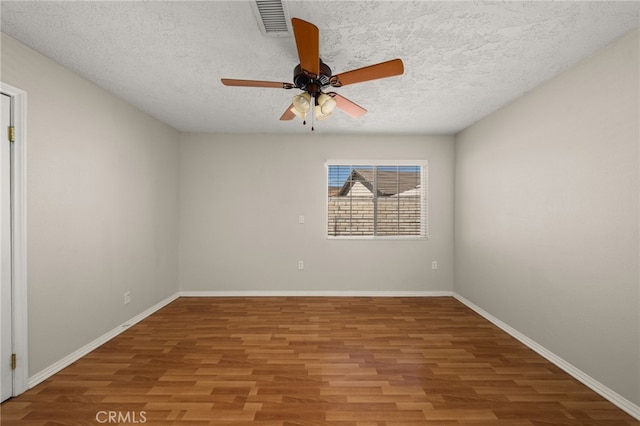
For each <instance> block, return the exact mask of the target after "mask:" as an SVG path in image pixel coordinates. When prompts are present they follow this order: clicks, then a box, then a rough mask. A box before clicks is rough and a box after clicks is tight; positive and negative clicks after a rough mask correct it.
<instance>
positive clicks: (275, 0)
mask: <svg viewBox="0 0 640 426" xmlns="http://www.w3.org/2000/svg"><path fill="white" fill-rule="evenodd" d="M251 5H252V6H253V11H254V13H255V14H256V18H257V19H258V26H259V27H260V30H261V31H262V34H264V35H266V36H268V37H291V19H290V18H289V11H288V10H287V8H286V6H285V5H284V4H282V1H281V0H254V1H252V2H251Z"/></svg>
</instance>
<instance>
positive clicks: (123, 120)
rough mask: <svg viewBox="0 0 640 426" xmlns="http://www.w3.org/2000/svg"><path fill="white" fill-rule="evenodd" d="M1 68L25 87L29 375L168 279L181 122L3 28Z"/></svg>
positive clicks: (145, 304) (138, 306) (167, 287)
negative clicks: (174, 124)
mask: <svg viewBox="0 0 640 426" xmlns="http://www.w3.org/2000/svg"><path fill="white" fill-rule="evenodd" d="M1 78H2V81H3V82H4V83H7V84H10V85H12V86H15V87H18V88H20V89H22V90H25V91H26V92H27V108H28V110H27V113H28V117H27V126H28V127H27V133H28V136H27V137H28V139H27V175H28V177H27V203H28V204H27V215H28V216H27V226H28V229H27V232H28V241H27V244H28V280H29V283H28V312H29V313H28V326H29V370H30V371H29V375H30V376H33V375H34V374H36V373H38V372H39V371H41V370H42V369H44V368H46V367H49V366H50V365H51V364H53V363H54V362H56V361H58V360H60V359H61V358H63V357H65V356H67V355H69V354H70V353H72V352H73V351H75V350H77V349H79V348H81V347H83V346H84V345H86V344H87V343H89V342H91V341H92V340H94V339H96V338H98V337H100V336H102V335H103V334H104V333H106V332H107V331H110V330H111V329H113V328H114V327H116V326H118V325H120V324H121V323H123V322H124V321H127V320H128V319H130V318H132V317H134V316H136V315H138V314H139V313H141V312H142V311H144V310H146V309H147V308H149V307H151V306H153V305H154V304H156V303H158V302H159V301H161V300H163V299H165V298H166V297H168V296H170V295H172V294H175V292H176V291H177V282H178V272H177V271H178V263H177V260H176V259H177V255H178V253H177V242H178V234H177V232H178V161H177V157H178V145H177V140H178V134H177V132H176V131H174V130H173V129H171V128H170V127H168V126H166V125H164V124H161V123H160V122H158V121H156V120H154V119H152V118H150V117H148V116H147V115H145V114H143V113H141V112H140V111H138V110H136V109H134V108H133V107H131V106H129V105H128V104H126V103H125V102H123V101H121V100H120V99H118V98H116V97H114V96H112V95H110V94H108V93H107V92H105V91H103V90H102V89H100V88H98V87H96V86H95V85H94V84H92V83H89V82H88V81H87V80H84V79H82V78H80V77H79V76H77V75H76V74H74V73H72V72H71V71H69V70H67V69H65V68H63V67H61V66H59V65H58V64H56V63H54V62H52V61H51V60H49V59H47V58H45V57H44V56H42V55H40V54H38V53H36V52H34V51H33V50H31V49H29V48H27V47H25V46H24V45H22V44H20V43H18V42H16V41H15V40H13V39H11V38H9V37H7V36H5V35H4V34H3V35H2V77H1ZM125 291H130V292H131V296H132V302H131V304H129V305H126V306H125V305H124V304H123V294H124V292H125Z"/></svg>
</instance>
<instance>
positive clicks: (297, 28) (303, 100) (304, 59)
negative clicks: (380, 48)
mask: <svg viewBox="0 0 640 426" xmlns="http://www.w3.org/2000/svg"><path fill="white" fill-rule="evenodd" d="M291 24H292V26H293V33H294V36H295V40H296V47H297V50H298V58H299V59H300V63H299V64H298V65H296V67H295V68H294V70H293V83H280V82H273V81H260V80H238V79H229V78H223V79H221V81H222V84H224V85H225V86H236V87H264V88H277V89H293V88H297V89H300V90H302V93H300V94H298V95H295V96H294V97H293V99H292V102H291V105H290V106H289V108H287V109H286V110H285V112H284V114H282V116H281V117H280V120H292V119H293V118H295V117H299V118H301V119H302V120H303V124H306V117H307V113H308V112H309V111H310V110H311V107H312V106H313V114H312V115H311V117H312V119H316V120H324V119H326V118H328V117H330V116H331V115H332V113H333V110H334V109H335V108H338V109H339V110H341V111H343V112H345V113H346V114H347V115H349V116H351V117H354V118H357V117H361V116H363V115H364V114H365V113H366V112H367V110H366V109H364V108H362V107H361V106H359V105H357V104H356V103H354V102H352V101H350V100H349V99H347V98H345V97H344V96H341V95H339V94H337V93H336V92H324V91H323V90H324V89H325V88H326V87H328V86H331V87H336V88H337V87H342V86H346V85H348V84H355V83H361V82H364V81H370V80H377V79H381V78H386V77H393V76H396V75H401V74H403V73H404V64H403V63H402V60H401V59H392V60H390V61H386V62H381V63H379V64H375V65H369V66H367V67H363V68H358V69H355V70H351V71H347V72H344V73H342V74H336V75H333V74H332V71H331V68H329V66H328V65H327V64H325V63H324V62H322V59H320V42H319V41H320V32H319V30H318V27H316V26H315V25H313V24H312V23H310V22H307V21H303V20H302V19H299V18H293V19H291ZM311 130H314V128H313V125H312V127H311Z"/></svg>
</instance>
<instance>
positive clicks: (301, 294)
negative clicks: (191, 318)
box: [180, 290, 453, 297]
mask: <svg viewBox="0 0 640 426" xmlns="http://www.w3.org/2000/svg"><path fill="white" fill-rule="evenodd" d="M180 296H181V297H288V296H291V297H305V296H306V297H309V296H310V297H451V296H453V292H451V291H350V290H346V291H331V290H330V291H181V292H180Z"/></svg>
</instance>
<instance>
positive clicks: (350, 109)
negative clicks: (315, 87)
mask: <svg viewBox="0 0 640 426" xmlns="http://www.w3.org/2000/svg"><path fill="white" fill-rule="evenodd" d="M330 95H331V96H333V99H335V100H336V108H338V109H341V110H342V111H344V112H345V113H347V114H348V115H350V116H351V117H354V118H358V117H362V116H363V115H365V114H366V113H367V110H366V109H364V108H362V107H361V106H360V105H358V104H356V103H354V102H351V101H350V100H349V99H347V98H345V97H344V96H340V95H338V94H337V93H330Z"/></svg>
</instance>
